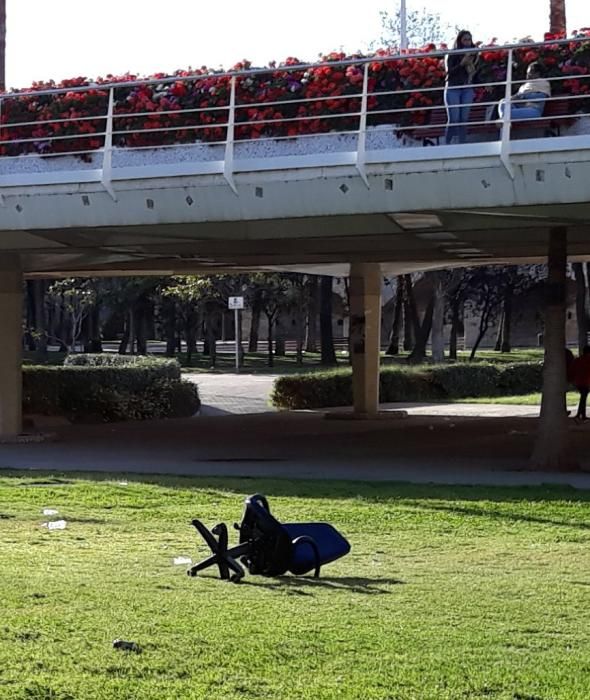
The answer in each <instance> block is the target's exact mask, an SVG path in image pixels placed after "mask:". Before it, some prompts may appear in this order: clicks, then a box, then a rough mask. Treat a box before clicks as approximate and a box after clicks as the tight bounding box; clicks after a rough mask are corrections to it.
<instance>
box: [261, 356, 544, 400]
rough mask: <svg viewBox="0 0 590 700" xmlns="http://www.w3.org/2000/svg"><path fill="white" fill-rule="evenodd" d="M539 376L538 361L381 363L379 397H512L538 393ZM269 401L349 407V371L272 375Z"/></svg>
mask: <svg viewBox="0 0 590 700" xmlns="http://www.w3.org/2000/svg"><path fill="white" fill-rule="evenodd" d="M542 375H543V364H542V363H540V362H518V363H514V364H506V365H500V364H492V363H477V364H468V363H458V364H452V365H434V366H432V367H410V366H401V365H400V366H395V367H384V368H382V369H381V373H380V376H379V396H380V401H381V402H382V403H394V402H403V401H444V400H445V399H464V398H476V397H478V396H517V395H519V394H529V393H532V392H535V391H540V390H541V386H542ZM271 401H272V403H273V405H274V406H276V407H277V408H285V409H313V408H327V407H330V406H350V405H352V371H351V369H350V368H343V369H338V370H330V371H327V372H315V373H310V374H299V375H291V376H286V377H278V378H277V379H276V380H275V383H274V386H273V391H272V394H271Z"/></svg>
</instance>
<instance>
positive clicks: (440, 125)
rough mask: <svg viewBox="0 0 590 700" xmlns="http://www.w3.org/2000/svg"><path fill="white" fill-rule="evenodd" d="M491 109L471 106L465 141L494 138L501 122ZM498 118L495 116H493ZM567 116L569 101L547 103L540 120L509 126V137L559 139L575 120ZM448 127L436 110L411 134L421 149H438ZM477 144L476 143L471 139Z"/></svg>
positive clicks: (444, 114)
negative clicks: (548, 137)
mask: <svg viewBox="0 0 590 700" xmlns="http://www.w3.org/2000/svg"><path fill="white" fill-rule="evenodd" d="M490 107H492V108H493V111H494V112H495V108H494V106H493V105H490V104H487V103H483V104H474V105H473V107H472V108H471V112H470V114H469V127H468V138H469V137H473V136H486V135H487V136H492V135H497V134H498V132H499V130H500V128H501V126H502V122H501V120H500V119H497V118H491V115H490V112H491V111H492V110H490ZM496 114H497V112H496ZM568 115H569V100H568V99H567V98H561V99H550V100H547V102H546V103H545V110H544V114H543V117H542V118H541V119H535V120H529V119H523V120H521V121H513V122H512V128H511V131H512V134H513V135H514V136H515V137H517V138H518V136H524V137H525V138H530V137H531V136H545V137H547V136H560V135H561V130H562V128H563V127H564V126H566V125H568V124H571V122H572V121H573V119H574V117H571V118H570V119H564V118H563V117H567V116H568ZM446 127H447V111H446V109H445V108H444V107H437V108H436V109H433V110H432V112H431V118H430V122H429V124H428V126H427V127H426V128H424V129H416V130H415V131H414V132H413V133H412V134H410V135H412V136H413V137H414V138H417V139H420V140H421V141H422V144H423V145H424V146H434V145H440V141H441V138H442V137H443V136H444V134H445V130H446ZM473 140H475V141H477V140H478V139H477V138H476V139H473Z"/></svg>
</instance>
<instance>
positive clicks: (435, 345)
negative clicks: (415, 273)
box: [432, 272, 445, 364]
mask: <svg viewBox="0 0 590 700" xmlns="http://www.w3.org/2000/svg"><path fill="white" fill-rule="evenodd" d="M433 274H434V306H433V312H432V361H433V362H436V363H439V364H440V363H441V362H444V361H445V337H444V327H445V294H444V290H443V285H442V280H441V273H440V272H435V273H433Z"/></svg>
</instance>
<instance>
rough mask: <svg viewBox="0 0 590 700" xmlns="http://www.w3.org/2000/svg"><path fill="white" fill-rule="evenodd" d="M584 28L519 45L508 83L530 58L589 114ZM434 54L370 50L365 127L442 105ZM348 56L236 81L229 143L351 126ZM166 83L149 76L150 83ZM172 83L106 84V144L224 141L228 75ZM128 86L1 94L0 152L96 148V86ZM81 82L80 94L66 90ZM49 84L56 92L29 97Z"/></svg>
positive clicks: (499, 52)
mask: <svg viewBox="0 0 590 700" xmlns="http://www.w3.org/2000/svg"><path fill="white" fill-rule="evenodd" d="M584 32H585V33H583V34H582V36H585V37H588V39H589V40H588V41H581V42H573V41H572V42H570V43H568V44H560V45H551V44H547V45H543V46H531V45H528V44H523V45H522V48H517V49H516V50H515V52H514V59H515V67H514V73H513V75H514V80H516V81H518V80H523V78H524V75H525V71H526V67H527V66H528V65H529V64H530V63H531V62H533V61H538V62H540V63H541V65H542V66H543V68H544V70H545V72H546V74H547V76H548V77H550V78H557V79H558V80H556V81H554V82H553V83H552V85H553V94H554V95H563V96H570V97H572V98H573V97H575V98H581V99H571V100H569V108H570V111H571V113H575V112H585V113H588V112H590V79H588V78H586V76H589V74H590V30H584ZM546 38H547V39H552V38H555V37H550V36H548V37H546ZM440 48H441V50H446V48H447V47H446V46H441V47H440ZM434 50H436V47H435V46H434V45H429V46H426V47H424V48H423V49H412V50H410V51H408V53H407V55H406V56H404V57H403V58H391V60H387V59H388V56H390V55H391V54H390V53H388V52H387V51H383V50H380V51H377V52H376V54H374V57H375V58H376V59H379V60H373V61H371V62H370V64H369V86H368V87H369V93H370V96H369V99H368V113H369V116H368V124H369V126H376V125H379V124H383V123H387V124H398V125H400V126H404V127H410V126H419V125H423V124H427V123H428V121H429V119H430V115H431V110H430V109H428V108H432V107H435V106H437V105H442V103H443V93H442V88H443V85H444V65H443V58H442V57H436V56H430V55H426V54H428V53H429V52H432V51H434ZM480 56H481V60H482V62H483V70H482V71H481V72H480V80H481V82H485V83H488V82H490V83H494V82H502V81H503V80H504V79H505V76H506V59H507V51H506V50H505V49H502V48H501V47H498V46H495V45H491V46H486V47H481V53H480ZM355 59H363V57H362V56H360V55H354V56H352V57H347V56H345V55H344V54H342V53H331V54H329V55H328V56H325V57H324V58H323V61H322V63H321V64H318V65H315V66H311V67H308V68H305V67H298V66H300V62H299V61H298V60H297V59H295V58H289V59H287V60H286V61H285V63H283V64H281V65H280V66H278V67H277V66H276V65H274V64H272V65H271V66H270V67H269V68H268V71H266V70H264V71H262V72H256V73H246V72H245V73H243V74H242V75H238V77H237V83H236V127H235V139H236V140H238V141H243V140H257V139H260V138H264V137H271V138H280V137H287V138H294V137H299V136H303V135H313V134H323V133H328V132H345V131H352V130H356V129H358V121H359V120H358V116H356V113H357V112H359V110H360V107H361V93H362V87H363V71H364V65H363V63H353V64H350V65H342V64H341V63H340V62H342V61H344V60H355ZM249 68H250V65H249V64H248V63H241V64H238V65H236V66H234V70H244V71H245V70H247V69H249ZM166 77H167V76H164V75H163V74H161V75H156V76H152V78H154V79H156V80H163V79H164V78H166ZM174 77H176V78H177V80H176V81H173V82H171V83H161V84H158V83H154V84H150V85H139V86H137V85H133V86H131V85H130V86H129V87H126V86H124V85H123V86H121V87H118V88H116V90H115V95H114V97H115V120H114V132H115V133H114V136H113V144H114V145H115V146H119V147H127V148H130V147H131V148H136V147H150V146H162V145H173V144H187V143H195V142H203V143H216V142H223V141H224V140H225V138H226V126H225V124H226V122H227V118H228V114H229V109H228V105H229V97H230V82H231V79H230V77H228V76H227V75H224V74H220V73H216V72H213V71H210V70H209V69H207V68H202V69H200V70H197V71H178V72H177V73H176V74H175V76H174ZM137 80H138V77H137V76H135V75H125V76H112V75H109V76H107V77H106V78H104V79H102V78H100V79H98V80H96V81H94V82H91V81H89V80H87V79H86V78H76V79H73V80H69V81H63V82H62V83H60V84H59V85H56V84H54V83H35V84H34V85H33V87H32V88H31V89H30V90H29V91H27V92H31V91H32V92H33V94H26V95H25V94H23V95H19V94H18V93H13V94H11V95H9V96H7V97H5V98H4V99H3V100H2V115H1V125H2V128H1V130H0V155H9V156H15V155H21V154H30V153H35V154H41V155H43V154H49V153H52V154H56V153H71V152H84V151H92V150H96V149H99V148H102V147H103V145H104V135H103V134H104V131H105V127H106V120H105V114H106V112H107V106H108V90H107V89H106V88H105V87H103V86H104V85H106V84H108V83H113V82H117V83H125V82H133V81H137ZM82 86H87V87H88V90H85V91H83V92H76V91H74V90H72V89H71V88H76V87H82ZM55 88H60V89H61V88H64V89H66V91H65V92H62V93H58V94H53V95H51V94H49V95H48V94H34V93H38V92H40V91H44V90H48V89H55ZM410 91H414V92H410ZM371 93H372V94H371ZM503 94H504V86H502V85H499V86H489V87H480V88H478V89H477V97H476V99H477V100H480V101H486V102H489V101H494V100H497V99H499V98H500V97H502V96H503ZM181 110H192V111H181ZM394 110H402V111H399V112H396V111H394ZM392 111H393V112H392ZM55 120H60V121H55ZM11 124H13V125H16V126H11Z"/></svg>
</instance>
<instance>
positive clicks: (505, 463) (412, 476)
mask: <svg viewBox="0 0 590 700" xmlns="http://www.w3.org/2000/svg"><path fill="white" fill-rule="evenodd" d="M185 376H186V377H187V378H189V379H191V380H192V381H195V382H196V383H197V384H198V385H199V390H200V393H201V396H202V400H203V410H202V412H201V415H199V416H197V417H195V418H188V419H182V420H162V421H148V422H137V423H135V422H130V423H116V424H107V425H103V424H101V425H61V426H59V425H58V427H56V428H52V430H53V429H54V430H55V439H54V440H52V441H49V442H45V443H40V444H19V445H0V468H4V469H42V470H49V471H58V472H61V471H98V472H117V473H124V472H136V473H151V474H179V475H193V476H239V477H278V478H298V479H353V480H363V481H384V480H387V481H409V482H416V483H446V484H497V485H524V484H529V485H533V484H542V483H559V484H569V485H572V486H575V487H577V488H584V489H590V450H588V446H589V441H590V425H586V424H584V425H576V424H575V423H574V422H573V421H571V422H570V439H571V442H572V445H573V446H574V448H575V449H576V451H577V453H578V455H579V458H580V460H581V462H582V467H583V468H584V469H585V470H587V471H588V472H589V473H572V474H547V473H535V472H531V471H528V458H529V455H530V454H531V452H532V447H533V442H534V437H535V434H536V430H537V418H536V417H537V415H538V408H537V407H534V406H503V405H486V404H418V403H415V404H388V405H384V406H383V409H384V412H385V413H387V411H388V410H389V409H398V408H401V409H404V410H405V411H407V412H408V414H409V416H408V418H406V419H402V420H399V419H398V420H393V419H391V420H388V419H387V418H385V419H383V420H369V421H359V420H326V418H325V417H324V412H323V411H292V412H278V411H275V410H273V409H272V408H271V407H270V406H269V404H268V396H269V392H270V390H271V387H272V382H273V381H274V377H273V376H269V375H229V374H225V375H224V374H192V375H185ZM348 411H349V410H348ZM338 412H340V413H343V412H344V413H345V412H347V409H334V411H333V413H338Z"/></svg>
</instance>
